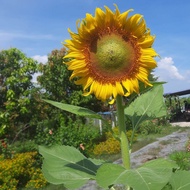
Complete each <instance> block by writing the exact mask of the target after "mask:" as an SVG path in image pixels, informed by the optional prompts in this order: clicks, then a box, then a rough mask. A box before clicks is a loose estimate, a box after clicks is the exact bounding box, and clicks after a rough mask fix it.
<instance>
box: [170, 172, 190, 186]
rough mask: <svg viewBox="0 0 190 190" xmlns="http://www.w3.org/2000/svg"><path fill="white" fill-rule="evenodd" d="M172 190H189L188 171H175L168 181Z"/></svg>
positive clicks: (189, 174) (189, 178) (189, 177)
mask: <svg viewBox="0 0 190 190" xmlns="http://www.w3.org/2000/svg"><path fill="white" fill-rule="evenodd" d="M170 183H171V185H172V188H173V189H172V190H189V189H190V171H180V170H179V171H176V172H175V173H174V174H173V175H172V177H171V181H170Z"/></svg>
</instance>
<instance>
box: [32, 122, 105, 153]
mask: <svg viewBox="0 0 190 190" xmlns="http://www.w3.org/2000/svg"><path fill="white" fill-rule="evenodd" d="M37 130H38V134H37V135H36V137H35V142H36V143H37V144H40V145H46V146H52V145H54V144H59V145H69V146H74V147H75V148H78V149H80V150H81V152H82V153H84V154H85V155H88V152H89V149H91V148H92V147H93V146H94V144H96V143H97V142H100V141H102V138H104V137H103V135H101V134H100V131H99V128H97V127H95V126H93V125H92V126H90V125H85V124H82V123H81V122H79V121H76V122H73V121H71V122H70V123H69V124H68V125H67V126H65V124H64V123H62V124H61V126H60V127H59V128H58V129H54V128H53V125H46V126H41V127H40V128H37ZM81 145H82V146H83V147H84V148H81Z"/></svg>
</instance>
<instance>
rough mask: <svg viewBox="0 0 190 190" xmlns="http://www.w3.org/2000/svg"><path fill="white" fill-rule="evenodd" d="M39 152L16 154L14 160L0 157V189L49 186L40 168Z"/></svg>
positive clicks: (12, 189)
mask: <svg viewBox="0 0 190 190" xmlns="http://www.w3.org/2000/svg"><path fill="white" fill-rule="evenodd" d="M37 156H38V153H37V152H28V153H21V154H15V155H14V157H13V158H12V159H4V158H3V157H2V156H1V157H0V189H1V190H7V189H11V190H14V189H15V190H16V189H19V188H24V187H33V188H35V189H37V188H42V187H45V186H46V185H47V182H46V180H45V179H44V177H43V175H42V172H41V170H40V168H39V166H38V165H37V164H36V157H37Z"/></svg>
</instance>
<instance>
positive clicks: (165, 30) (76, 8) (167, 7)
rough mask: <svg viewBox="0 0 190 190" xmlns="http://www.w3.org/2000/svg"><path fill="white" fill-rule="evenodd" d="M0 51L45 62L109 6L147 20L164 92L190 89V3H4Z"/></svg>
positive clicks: (175, 0)
mask: <svg viewBox="0 0 190 190" xmlns="http://www.w3.org/2000/svg"><path fill="white" fill-rule="evenodd" d="M0 2H1V3H0V50H2V49H9V48H11V47H16V48H18V49H20V50H21V51H22V52H24V53H25V54H26V55H27V56H28V57H33V58H35V59H37V60H38V61H42V62H45V61H46V60H47V55H48V54H49V53H51V51H52V50H53V49H60V48H61V47H62V44H61V42H63V41H64V40H65V39H69V38H70V36H69V33H68V31H67V29H68V28H70V29H71V30H72V31H74V32H75V31H76V21H77V20H78V19H81V18H84V17H85V14H86V13H87V12H88V13H91V14H94V10H95V8H96V7H101V8H104V5H106V6H108V7H110V8H111V9H112V10H114V5H113V4H114V3H115V4H117V5H118V7H119V9H120V11H121V12H124V11H126V10H128V9H131V8H132V9H134V12H133V13H132V14H135V13H140V14H142V15H143V16H144V18H145V20H146V23H147V26H148V27H149V28H150V29H151V34H153V35H156V40H155V43H154V46H153V47H154V48H155V50H156V51H157V52H158V54H159V55H160V57H161V58H159V59H156V60H157V62H158V67H157V68H156V69H155V72H154V73H155V75H156V76H158V77H159V80H161V81H166V82H167V83H166V84H165V85H164V92H165V93H168V92H176V91H180V90H186V89H190V57H189V55H190V0H183V1H180V0H40V1H39V0H30V1H29V0H28V1H27V0H0Z"/></svg>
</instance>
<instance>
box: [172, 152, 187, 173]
mask: <svg viewBox="0 0 190 190" xmlns="http://www.w3.org/2000/svg"><path fill="white" fill-rule="evenodd" d="M169 157H170V159H171V160H174V161H175V162H176V164H177V165H178V166H179V169H180V170H187V171H189V170H190V152H185V151H180V152H174V153H172V154H171V155H170V156H169Z"/></svg>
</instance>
